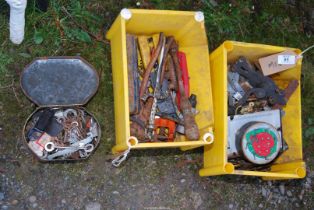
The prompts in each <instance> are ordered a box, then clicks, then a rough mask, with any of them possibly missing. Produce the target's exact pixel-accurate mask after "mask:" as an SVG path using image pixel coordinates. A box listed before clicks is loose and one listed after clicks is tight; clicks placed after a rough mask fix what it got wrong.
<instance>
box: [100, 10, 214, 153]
mask: <svg viewBox="0 0 314 210" xmlns="http://www.w3.org/2000/svg"><path fill="white" fill-rule="evenodd" d="M159 32H164V33H165V35H166V36H170V35H172V36H174V37H175V39H176V40H177V41H178V44H179V50H180V51H183V52H185V53H186V57H187V63H188V69H189V76H190V92H191V93H194V94H196V95H197V110H199V114H198V115H197V116H196V122H197V124H198V127H199V129H200V134H201V137H200V139H199V140H197V141H188V140H187V139H186V138H185V137H184V136H181V137H177V138H176V140H175V141H174V142H156V143H137V141H136V139H134V138H133V137H130V123H129V104H128V103H129V100H128V80H127V78H128V76H127V55H126V53H127V50H126V33H131V34H136V35H152V34H155V33H159ZM106 37H107V39H109V40H110V44H111V61H112V73H113V87H114V109H115V129H116V131H115V134H116V145H115V146H114V147H113V149H112V152H113V153H117V152H121V151H124V150H126V149H127V148H128V145H130V146H131V148H132V149H133V148H134V149H140V148H141V149H142V148H163V147H181V148H182V149H183V150H185V149H191V148H194V147H198V146H203V145H206V144H210V143H211V140H210V138H206V136H208V135H210V134H211V131H212V127H213V122H214V120H213V102H212V90H211V80H210V66H209V53H208V44H207V37H206V32H205V26H204V16H203V14H202V13H201V12H183V11H166V10H138V9H130V10H129V9H123V10H121V13H120V15H119V16H118V17H117V18H116V20H115V22H114V23H113V25H112V26H111V28H110V30H109V31H108V33H107V35H106ZM204 138H205V140H204Z"/></svg>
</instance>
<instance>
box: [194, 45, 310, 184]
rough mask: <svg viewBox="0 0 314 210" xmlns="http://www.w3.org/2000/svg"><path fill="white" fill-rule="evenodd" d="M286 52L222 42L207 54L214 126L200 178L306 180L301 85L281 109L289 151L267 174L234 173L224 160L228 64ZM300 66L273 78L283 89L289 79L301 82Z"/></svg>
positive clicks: (282, 48)
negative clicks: (235, 176)
mask: <svg viewBox="0 0 314 210" xmlns="http://www.w3.org/2000/svg"><path fill="white" fill-rule="evenodd" d="M286 49H291V48H286V47H276V46H270V45H262V44H251V43H242V42H234V41H225V42H224V43H223V44H222V45H221V46H220V47H218V48H217V49H216V50H215V51H214V52H212V53H211V54H210V68H211V76H212V77H211V81H212V89H213V102H214V116H215V119H216V120H215V124H214V133H215V142H214V143H213V144H212V145H209V146H205V149H204V168H203V169H201V170H200V172H199V173H200V176H213V175H222V174H237V175H248V176H261V177H263V179H294V178H303V177H305V175H306V169H305V163H304V162H303V156H302V127H301V89H300V86H301V85H299V87H298V89H297V90H296V91H295V92H294V93H293V95H292V96H291V98H290V100H289V101H288V104H287V105H286V107H285V108H284V111H285V115H284V117H283V118H282V129H283V136H284V139H285V141H286V142H287V144H288V146H289V149H288V150H287V151H285V152H284V153H283V154H282V155H281V156H280V157H279V158H278V159H277V160H276V161H275V162H274V164H273V165H272V166H271V169H270V171H268V172H263V171H249V170H235V167H234V165H233V164H232V163H229V162H228V160H227V142H228V139H227V132H228V128H227V125H228V123H227V116H228V112H227V104H228V101H227V100H228V97H227V64H228V63H233V62H235V61H236V60H237V59H238V58H239V56H245V57H247V58H248V59H249V60H251V61H253V62H254V61H256V60H257V59H258V58H260V57H263V56H267V55H271V54H274V53H278V52H282V51H284V50H286ZM291 50H293V51H295V52H296V53H300V52H301V51H300V50H299V49H291ZM301 63H302V61H301V60H298V62H297V65H296V67H295V68H292V69H289V70H286V71H283V72H281V73H279V74H277V75H276V76H273V77H272V78H273V79H274V80H275V82H276V83H277V85H279V86H280V87H282V88H284V87H285V86H286V85H287V84H288V82H289V81H290V80H292V79H297V80H299V83H300V76H301Z"/></svg>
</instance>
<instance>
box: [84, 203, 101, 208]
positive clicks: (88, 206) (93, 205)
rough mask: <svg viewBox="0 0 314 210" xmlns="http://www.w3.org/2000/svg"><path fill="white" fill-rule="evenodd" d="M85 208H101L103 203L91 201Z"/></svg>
mask: <svg viewBox="0 0 314 210" xmlns="http://www.w3.org/2000/svg"><path fill="white" fill-rule="evenodd" d="M85 210H101V205H100V203H98V202H90V203H88V204H87V205H86V206H85Z"/></svg>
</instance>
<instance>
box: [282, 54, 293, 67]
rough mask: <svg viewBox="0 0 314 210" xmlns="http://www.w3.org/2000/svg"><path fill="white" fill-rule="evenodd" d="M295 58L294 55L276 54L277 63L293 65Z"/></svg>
mask: <svg viewBox="0 0 314 210" xmlns="http://www.w3.org/2000/svg"><path fill="white" fill-rule="evenodd" d="M295 60H296V59H295V56H294V55H278V64H281V65H285V64H286V65H293V64H295Z"/></svg>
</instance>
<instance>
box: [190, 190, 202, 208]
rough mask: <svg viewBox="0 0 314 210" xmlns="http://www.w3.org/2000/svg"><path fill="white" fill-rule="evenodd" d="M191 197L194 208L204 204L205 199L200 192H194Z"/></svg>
mask: <svg viewBox="0 0 314 210" xmlns="http://www.w3.org/2000/svg"><path fill="white" fill-rule="evenodd" d="M191 198H192V200H193V207H194V209H199V208H200V207H201V206H202V204H203V200H202V197H201V195H200V194H199V193H197V192H192V193H191Z"/></svg>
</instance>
